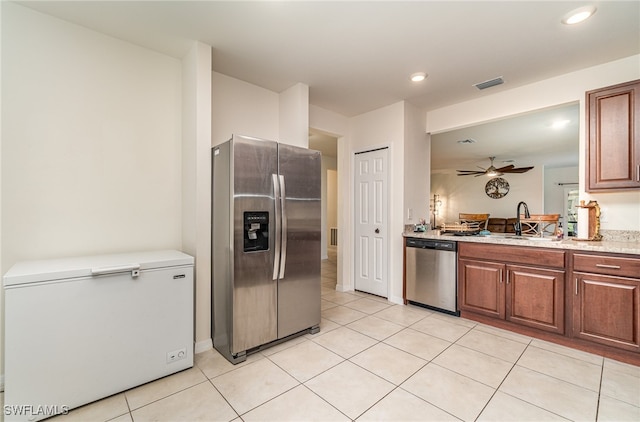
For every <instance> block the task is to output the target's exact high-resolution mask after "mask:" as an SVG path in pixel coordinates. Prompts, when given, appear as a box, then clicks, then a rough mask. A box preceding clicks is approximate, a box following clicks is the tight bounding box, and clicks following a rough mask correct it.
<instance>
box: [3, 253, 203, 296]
mask: <svg viewBox="0 0 640 422" xmlns="http://www.w3.org/2000/svg"><path fill="white" fill-rule="evenodd" d="M193 262H194V259H193V257H192V256H190V255H187V254H185V253H182V252H179V251H175V250H163V251H147V252H132V253H123V254H111V255H94V256H81V257H72V258H60V259H47V260H42V261H22V262H17V263H16V264H15V265H13V266H12V267H11V268H10V269H9V271H7V273H6V274H5V275H4V277H3V282H4V286H5V287H8V286H16V285H21V284H28V283H37V282H42V281H54V280H63V279H69V278H78V277H91V275H92V272H93V271H96V270H104V269H110V268H122V267H127V266H139V269H140V270H149V269H154V268H167V267H175V266H182V265H193Z"/></svg>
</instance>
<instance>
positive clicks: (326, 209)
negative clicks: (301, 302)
mask: <svg viewBox="0 0 640 422" xmlns="http://www.w3.org/2000/svg"><path fill="white" fill-rule="evenodd" d="M309 148H310V149H314V150H317V151H320V152H321V153H322V235H321V251H322V252H321V255H322V270H321V273H322V289H323V292H324V291H325V289H327V290H331V291H335V289H336V284H337V273H338V268H337V267H338V259H337V255H338V247H339V244H340V233H339V231H338V138H337V137H335V136H333V135H331V134H328V133H325V132H322V131H319V130H317V129H311V128H310V129H309Z"/></svg>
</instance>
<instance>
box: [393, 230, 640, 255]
mask: <svg viewBox="0 0 640 422" xmlns="http://www.w3.org/2000/svg"><path fill="white" fill-rule="evenodd" d="M402 235H403V236H404V237H413V238H418V239H434V240H455V241H458V242H472V243H493V244H498V245H513V246H531V247H535V248H550V249H570V250H575V251H589V252H611V253H624V254H632V255H639V256H640V242H634V241H611V240H601V241H597V242H594V241H584V240H572V239H571V238H569V239H567V238H565V239H563V240H548V241H540V240H528V239H513V238H508V237H505V236H504V235H500V234H498V235H490V236H454V235H451V234H440V231H439V230H429V231H426V232H413V231H405V232H404V233H403V234H402Z"/></svg>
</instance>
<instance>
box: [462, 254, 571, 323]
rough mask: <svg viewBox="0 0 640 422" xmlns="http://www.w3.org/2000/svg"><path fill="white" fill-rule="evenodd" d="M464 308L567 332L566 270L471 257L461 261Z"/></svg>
mask: <svg viewBox="0 0 640 422" xmlns="http://www.w3.org/2000/svg"><path fill="white" fill-rule="evenodd" d="M458 268H459V273H458V286H459V294H460V298H459V304H460V309H461V310H463V311H470V312H474V313H477V314H481V315H485V316H489V317H493V318H499V319H506V320H507V321H510V322H512V323H516V324H520V325H525V326H528V327H533V328H538V329H541V330H544V331H550V332H553V333H558V334H563V333H564V280H565V276H564V271H563V270H552V269H544V268H534V267H528V266H521V265H511V264H503V263H497V262H487V261H479V260H471V259H460V260H459V262H458Z"/></svg>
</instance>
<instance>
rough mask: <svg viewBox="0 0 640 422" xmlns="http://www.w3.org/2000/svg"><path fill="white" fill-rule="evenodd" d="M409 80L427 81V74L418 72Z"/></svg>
mask: <svg viewBox="0 0 640 422" xmlns="http://www.w3.org/2000/svg"><path fill="white" fill-rule="evenodd" d="M409 79H411V82H422V81H424V80H425V79H427V74H426V73H424V72H416V73H413V74H412V75H411V76H410V77H409Z"/></svg>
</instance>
